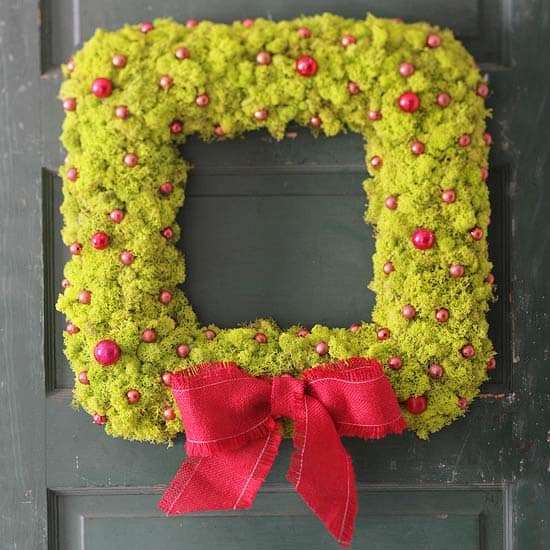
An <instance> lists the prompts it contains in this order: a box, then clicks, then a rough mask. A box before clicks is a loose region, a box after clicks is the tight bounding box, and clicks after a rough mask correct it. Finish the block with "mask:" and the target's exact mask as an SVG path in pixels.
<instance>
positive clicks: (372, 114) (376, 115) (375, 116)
mask: <svg viewBox="0 0 550 550" xmlns="http://www.w3.org/2000/svg"><path fill="white" fill-rule="evenodd" d="M367 116H368V117H369V120H372V121H373V122H374V121H376V120H382V113H381V112H380V111H369V112H368V113H367Z"/></svg>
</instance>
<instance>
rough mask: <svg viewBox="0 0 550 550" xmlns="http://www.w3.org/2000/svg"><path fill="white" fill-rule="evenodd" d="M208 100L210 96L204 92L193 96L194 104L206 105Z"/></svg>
mask: <svg viewBox="0 0 550 550" xmlns="http://www.w3.org/2000/svg"><path fill="white" fill-rule="evenodd" d="M209 102H210V98H209V97H208V96H207V95H206V94H200V95H198V96H197V97H196V98H195V104H196V105H197V106H198V107H206V106H207V105H208V103H209Z"/></svg>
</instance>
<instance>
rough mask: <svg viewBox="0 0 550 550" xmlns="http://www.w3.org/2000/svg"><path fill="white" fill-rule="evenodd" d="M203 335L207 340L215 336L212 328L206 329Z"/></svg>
mask: <svg viewBox="0 0 550 550" xmlns="http://www.w3.org/2000/svg"><path fill="white" fill-rule="evenodd" d="M204 335H205V336H206V339H207V340H214V338H216V333H215V332H214V331H213V330H212V329H206V330H205V331H204Z"/></svg>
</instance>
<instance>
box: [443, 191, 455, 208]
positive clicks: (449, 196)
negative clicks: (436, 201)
mask: <svg viewBox="0 0 550 550" xmlns="http://www.w3.org/2000/svg"><path fill="white" fill-rule="evenodd" d="M441 200H442V201H443V202H445V203H447V204H451V203H453V202H455V200H456V193H455V192H454V191H453V190H452V189H445V191H443V192H442V193H441Z"/></svg>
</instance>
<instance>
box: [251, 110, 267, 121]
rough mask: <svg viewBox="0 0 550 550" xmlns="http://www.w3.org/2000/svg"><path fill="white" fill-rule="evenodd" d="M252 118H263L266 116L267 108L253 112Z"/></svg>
mask: <svg viewBox="0 0 550 550" xmlns="http://www.w3.org/2000/svg"><path fill="white" fill-rule="evenodd" d="M254 118H255V119H256V120H265V119H266V118H267V109H258V110H257V111H256V112H255V113H254Z"/></svg>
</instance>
